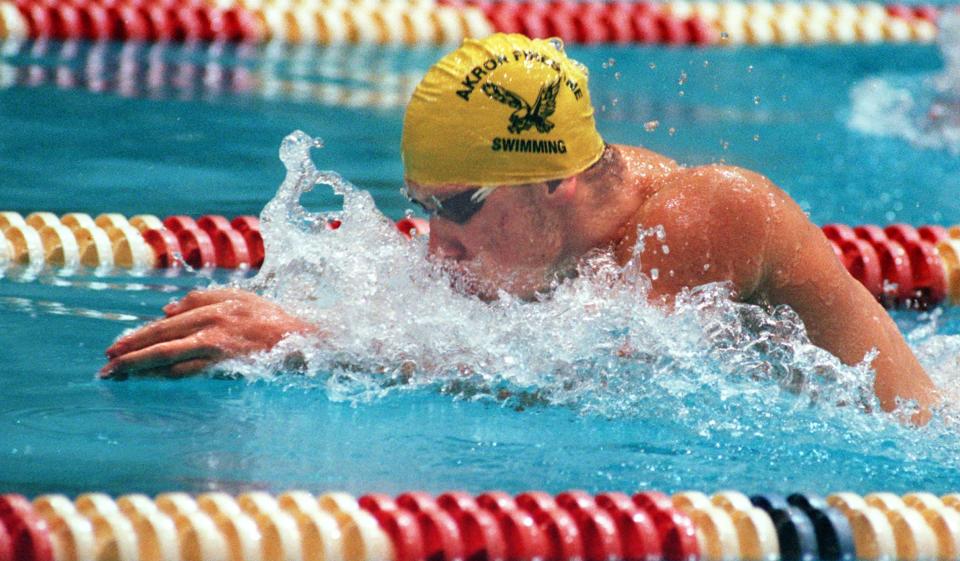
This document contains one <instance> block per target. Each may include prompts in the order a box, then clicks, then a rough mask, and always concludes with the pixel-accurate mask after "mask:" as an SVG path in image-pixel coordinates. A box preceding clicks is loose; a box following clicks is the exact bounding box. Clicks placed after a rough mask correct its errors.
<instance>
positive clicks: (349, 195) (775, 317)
mask: <svg viewBox="0 0 960 561" xmlns="http://www.w3.org/2000/svg"><path fill="white" fill-rule="evenodd" d="M316 145H317V143H316V142H315V141H314V140H313V139H311V138H310V137H309V136H308V135H306V134H304V133H302V132H296V133H294V134H292V135H290V136H289V137H288V138H287V139H286V140H285V141H284V143H283V147H282V149H281V159H282V160H283V162H284V165H285V166H286V168H287V177H286V179H285V180H284V182H283V184H282V185H281V187H280V189H279V191H278V193H277V196H276V197H275V198H274V199H273V200H272V201H271V202H270V203H269V204H268V205H267V206H266V208H265V209H264V211H263V214H262V216H261V220H262V231H263V235H264V240H265V243H266V245H267V256H268V257H267V260H266V262H265V263H264V266H263V268H262V269H261V271H260V273H259V274H258V275H257V276H256V277H255V278H253V279H250V280H248V281H241V283H240V285H241V286H242V287H244V288H247V289H252V290H257V291H259V292H261V293H262V294H264V295H265V296H267V297H269V298H271V299H273V300H276V301H277V302H279V303H281V304H282V305H283V306H284V307H285V308H286V309H288V310H289V311H290V312H292V313H294V314H296V315H297V316H299V317H301V318H303V319H305V320H308V321H311V322H313V323H315V324H317V325H320V326H323V328H324V329H325V330H326V333H327V335H325V336H324V337H323V338H322V339H321V340H317V339H313V338H310V337H307V336H292V337H289V338H287V339H286V340H284V341H283V342H281V344H280V345H278V346H277V348H275V349H274V350H273V351H270V352H267V353H263V354H261V355H257V356H254V357H249V358H246V359H242V360H235V361H232V362H231V363H229V364H227V365H224V368H226V369H228V370H230V371H232V372H236V373H239V374H241V375H243V376H246V377H249V378H251V379H263V378H269V379H273V378H275V377H276V379H277V380H279V381H280V382H281V383H285V384H292V385H296V386H303V385H307V386H311V385H317V386H321V387H324V388H325V391H326V393H327V395H328V397H329V398H331V399H337V400H340V399H346V400H352V401H355V402H362V401H368V400H375V399H379V398H380V397H382V396H384V395H385V394H387V393H389V392H396V391H410V390H418V389H423V388H429V389H431V390H432V391H441V392H445V393H450V394H454V395H455V396H458V397H460V398H467V399H479V400H490V401H494V402H500V403H504V404H507V405H509V406H513V407H516V408H525V407H528V406H544V405H546V406H564V407H570V408H573V409H575V410H577V411H580V412H582V413H585V414H596V415H601V416H603V417H607V418H617V417H631V418H642V419H649V420H650V422H654V423H661V424H663V423H666V424H667V425H671V426H672V425H676V426H679V427H680V428H681V429H682V430H685V431H693V432H694V433H696V434H701V435H714V434H716V433H723V434H726V435H743V434H750V435H770V434H774V433H782V434H784V435H788V436H784V438H789V439H793V440H796V439H800V440H803V441H809V442H810V444H811V446H813V445H815V446H820V445H822V444H823V443H824V442H825V441H830V440H836V441H837V442H838V443H839V444H838V445H842V444H843V443H844V442H848V439H849V438H851V437H850V435H851V434H853V435H856V438H860V439H864V438H866V439H868V440H869V438H881V437H883V438H890V437H891V436H890V435H901V437H902V439H903V441H904V442H908V441H909V440H911V439H910V438H908V437H907V436H905V434H909V432H910V431H912V430H913V429H909V428H905V427H903V426H902V425H901V424H900V423H899V422H898V421H897V420H896V416H888V415H882V414H876V415H867V414H864V413H863V412H862V409H863V408H869V409H873V410H875V411H876V410H879V408H878V404H877V402H876V399H875V398H874V397H873V394H872V391H871V390H870V388H872V380H873V373H872V371H871V370H870V369H869V368H868V367H867V366H866V365H865V364H861V365H857V366H845V365H843V364H841V363H840V362H839V361H838V360H837V359H836V358H835V357H833V356H832V355H830V354H829V353H827V352H826V351H823V350H821V349H819V348H817V347H815V346H813V345H812V344H811V343H810V341H809V339H808V338H807V335H806V333H805V331H804V328H803V326H802V323H801V322H800V321H799V319H798V318H797V317H796V315H795V314H794V313H793V312H792V311H791V310H789V309H788V308H786V307H778V308H775V309H773V310H771V311H769V312H768V311H765V310H763V309H762V308H759V307H757V306H752V305H746V304H740V303H737V302H734V301H733V300H731V298H730V291H729V287H727V286H725V285H718V284H714V285H706V286H702V287H698V288H696V289H693V290H689V291H686V292H684V293H683V294H681V295H679V297H678V298H677V301H676V304H675V307H674V309H672V310H670V311H665V310H663V309H661V308H659V307H657V306H653V305H650V304H648V303H647V301H646V294H647V293H648V291H649V287H650V280H649V279H648V278H647V277H646V276H645V275H644V274H643V273H642V272H641V269H640V263H639V262H636V261H635V262H631V263H628V264H627V266H626V267H625V268H621V267H620V266H618V265H616V264H615V263H614V261H613V259H612V257H611V256H610V255H604V254H599V255H596V256H593V257H592V258H590V259H588V260H587V261H586V262H585V263H584V264H583V265H582V266H581V267H580V274H579V277H578V278H577V279H575V280H569V281H565V282H563V283H562V284H559V285H558V286H557V287H556V288H555V290H554V291H553V292H552V293H551V294H550V295H549V296H548V297H543V298H542V299H541V301H539V302H534V303H531V302H524V301H520V300H517V299H515V298H512V297H510V296H509V295H506V294H501V297H500V299H499V300H497V301H495V302H493V303H484V302H481V301H480V300H478V299H477V298H474V297H470V296H467V295H464V294H463V293H461V292H458V291H457V290H456V288H455V286H456V284H457V283H456V282H454V281H455V279H451V277H450V274H449V273H448V272H446V271H444V270H443V269H442V268H441V267H439V266H438V265H437V264H436V263H433V262H431V260H429V259H428V258H427V247H426V242H425V240H423V239H417V240H414V241H412V242H411V241H407V240H405V239H403V238H402V237H401V236H399V235H397V233H396V231H395V229H394V227H393V225H392V223H391V221H390V220H388V219H387V218H385V217H384V216H383V215H382V214H380V212H379V211H377V209H376V207H375V205H374V201H373V198H372V197H371V196H370V194H369V193H367V192H365V191H363V190H360V189H356V188H354V187H353V186H352V185H350V184H349V183H348V182H346V181H345V180H344V179H343V178H342V177H340V176H339V175H338V174H336V173H333V172H321V171H318V170H317V169H316V167H315V166H314V164H313V162H312V160H311V158H310V150H311V148H313V147H315V146H316ZM318 184H322V185H326V186H329V187H330V188H332V189H333V191H334V192H335V193H336V194H338V195H340V196H342V197H343V208H342V210H341V211H338V212H328V213H311V212H308V211H307V210H305V209H304V208H303V207H302V206H301V205H300V202H299V199H300V196H301V195H302V194H303V193H305V192H307V191H309V190H310V189H312V188H313V187H314V186H315V185H318ZM334 218H335V219H338V220H341V221H342V226H341V227H340V228H339V229H337V230H330V229H327V228H326V224H327V222H328V221H329V220H331V219H334ZM651 236H652V238H651ZM662 238H663V232H662V229H656V228H654V229H651V230H650V231H649V232H645V235H644V236H641V237H640V240H641V241H640V242H639V243H643V242H644V241H648V242H650V241H651V240H653V241H655V242H656V243H664V240H663V239H662ZM666 242H669V240H666ZM637 253H638V254H639V253H640V252H637ZM935 331H936V330H935V329H934V330H933V332H935ZM914 338H915V339H916V342H917V344H921V346H922V345H927V347H925V348H926V349H927V351H928V353H929V355H930V356H942V355H951V353H952V355H951V356H953V357H956V356H960V343H958V341H960V338H957V337H945V338H941V340H939V342H937V341H936V340H932V339H931V337H930V336H929V334H927V335H926V336H925V335H923V334H922V333H920V334H917V335H916V336H915V337H914ZM934 339H935V338H934ZM291 356H295V357H297V361H296V362H297V368H296V369H297V370H298V371H299V372H300V373H302V374H303V375H289V371H290V369H291V361H290V358H291ZM954 360H955V358H954ZM281 372H287V374H286V375H283V376H277V374H278V373H281ZM941 417H943V415H941ZM942 422H944V421H942V419H938V420H937V421H935V424H937V423H942ZM901 437H898V438H901ZM825 439H826V440H825ZM934 440H935V439H934ZM910 453H911V454H915V452H910ZM955 456H956V455H955Z"/></svg>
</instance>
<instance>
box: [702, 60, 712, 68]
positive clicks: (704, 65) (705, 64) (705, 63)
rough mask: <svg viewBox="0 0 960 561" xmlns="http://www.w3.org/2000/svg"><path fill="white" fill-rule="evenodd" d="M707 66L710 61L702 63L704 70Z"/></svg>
mask: <svg viewBox="0 0 960 561" xmlns="http://www.w3.org/2000/svg"><path fill="white" fill-rule="evenodd" d="M708 66H710V61H709V60H705V61H703V67H704V68H706V67H708Z"/></svg>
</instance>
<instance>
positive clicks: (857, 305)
mask: <svg viewBox="0 0 960 561" xmlns="http://www.w3.org/2000/svg"><path fill="white" fill-rule="evenodd" d="M764 181H765V180H764ZM778 191H779V190H778ZM781 197H782V199H783V200H784V202H783V204H782V206H781V209H780V212H778V214H779V216H778V217H777V218H778V220H777V221H776V222H777V229H776V230H775V231H772V232H770V235H769V238H768V240H769V243H768V247H767V251H766V254H765V255H764V261H765V266H764V271H763V277H762V279H761V281H760V283H759V285H760V286H759V291H758V292H759V294H758V296H760V297H761V298H763V299H765V300H766V301H768V302H770V303H771V304H787V305H789V306H790V307H791V308H793V309H794V311H796V312H797V313H798V314H799V315H800V317H801V318H802V319H803V323H804V325H805V326H806V328H807V333H808V334H809V336H810V339H811V340H812V341H813V342H814V344H816V345H817V346H819V347H822V348H824V349H826V350H828V351H830V352H831V353H833V354H834V355H835V356H837V357H838V358H840V360H841V361H843V362H844V363H846V364H856V363H858V362H861V361H862V360H863V357H864V355H866V354H867V353H868V352H869V351H870V350H871V349H874V348H875V349H876V350H877V351H878V353H879V354H878V355H877V358H876V359H874V361H873V364H872V366H873V369H874V371H875V372H876V378H875V380H874V393H876V395H877V398H878V399H879V400H880V406H881V407H882V408H883V409H884V410H886V411H891V410H893V409H895V408H896V400H897V398H902V399H908V400H915V401H916V402H917V403H918V404H919V405H920V406H921V412H920V413H918V414H916V415H915V416H914V417H913V419H912V420H913V422H915V423H918V424H923V423H925V422H926V421H927V420H928V419H929V417H930V413H929V407H930V406H931V405H934V404H935V403H936V402H937V401H938V396H937V391H936V388H935V387H934V385H933V382H932V381H931V380H930V377H929V376H928V375H927V373H926V372H925V371H924V370H923V367H922V366H921V365H920V363H919V361H918V360H917V358H916V357H915V356H914V354H913V352H912V351H911V350H910V347H908V346H907V343H906V341H905V340H904V338H903V335H902V334H901V333H900V330H899V329H898V328H897V326H896V324H895V323H894V322H893V319H891V317H890V315H889V314H888V313H887V312H886V310H884V309H883V307H881V306H880V304H879V303H878V302H877V301H876V299H874V297H873V296H872V295H871V294H870V292H869V291H867V289H866V288H865V287H864V286H863V285H862V284H861V283H860V282H858V281H857V280H856V279H854V278H853V277H852V276H851V275H850V274H849V273H848V272H847V270H846V268H844V266H843V264H841V263H840V261H839V260H838V259H837V258H836V255H835V254H834V252H833V249H832V248H831V247H830V243H829V242H828V241H827V239H826V237H825V236H824V235H823V232H822V231H821V230H820V228H818V227H817V226H816V225H814V224H813V223H811V222H810V220H809V219H808V218H807V216H806V215H805V214H804V213H803V212H802V211H801V209H800V208H799V207H798V206H797V205H796V204H795V203H794V202H793V201H792V200H790V199H789V198H788V197H787V196H786V195H781Z"/></svg>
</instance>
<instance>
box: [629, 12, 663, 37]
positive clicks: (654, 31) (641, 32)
mask: <svg viewBox="0 0 960 561" xmlns="http://www.w3.org/2000/svg"><path fill="white" fill-rule="evenodd" d="M630 23H632V24H633V36H634V38H635V39H636V40H637V42H639V43H645V44H655V43H660V41H661V39H662V37H663V35H662V32H661V29H660V25H659V23H658V18H657V16H656V14H652V13H650V12H648V11H643V10H637V11H635V12H634V13H633V14H632V15H631V16H630Z"/></svg>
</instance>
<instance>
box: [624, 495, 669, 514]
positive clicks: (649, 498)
mask: <svg viewBox="0 0 960 561" xmlns="http://www.w3.org/2000/svg"><path fill="white" fill-rule="evenodd" d="M633 504H635V505H637V507H638V508H640V510H645V511H650V510H668V509H671V508H673V502H672V501H671V500H670V497H668V496H667V495H664V494H663V493H661V492H659V491H643V492H641V493H637V494H636V495H634V496H633Z"/></svg>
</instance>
